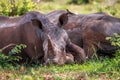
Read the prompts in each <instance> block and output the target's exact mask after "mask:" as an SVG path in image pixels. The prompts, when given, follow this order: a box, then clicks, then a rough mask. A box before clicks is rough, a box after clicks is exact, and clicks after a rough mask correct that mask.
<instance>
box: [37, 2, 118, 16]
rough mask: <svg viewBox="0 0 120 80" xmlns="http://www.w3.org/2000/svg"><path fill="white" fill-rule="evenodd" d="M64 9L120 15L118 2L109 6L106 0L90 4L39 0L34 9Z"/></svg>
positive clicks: (42, 10) (43, 10)
mask: <svg viewBox="0 0 120 80" xmlns="http://www.w3.org/2000/svg"><path fill="white" fill-rule="evenodd" d="M61 9H62V10H65V9H69V10H70V11H72V12H74V13H78V14H79V13H80V14H89V13H95V12H101V11H102V12H106V13H108V14H110V15H113V16H116V17H120V15H119V14H120V3H117V4H116V5H114V6H109V4H108V3H107V0H106V1H105V0H104V1H103V2H101V3H98V2H95V0H94V1H93V2H91V3H90V4H81V5H75V4H71V5H70V4H67V0H60V1H59V0H55V1H54V2H43V1H41V2H40V3H39V4H38V6H37V9H36V10H39V11H41V12H43V13H46V12H50V11H53V10H61Z"/></svg>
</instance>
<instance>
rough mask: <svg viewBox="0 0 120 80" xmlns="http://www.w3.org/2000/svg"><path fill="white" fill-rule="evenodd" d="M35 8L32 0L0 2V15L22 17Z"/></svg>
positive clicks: (6, 0)
mask: <svg viewBox="0 0 120 80" xmlns="http://www.w3.org/2000/svg"><path fill="white" fill-rule="evenodd" d="M35 7H36V4H35V3H33V2H32V0H1V1H0V14H1V15H5V16H16V15H23V14H24V13H26V12H28V11H30V10H32V9H33V8H35Z"/></svg>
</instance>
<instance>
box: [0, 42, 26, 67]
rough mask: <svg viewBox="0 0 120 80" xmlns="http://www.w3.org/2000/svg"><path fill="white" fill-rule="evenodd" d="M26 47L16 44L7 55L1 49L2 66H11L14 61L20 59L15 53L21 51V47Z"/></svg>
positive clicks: (0, 61)
mask: <svg viewBox="0 0 120 80" xmlns="http://www.w3.org/2000/svg"><path fill="white" fill-rule="evenodd" d="M24 48H26V45H24V44H20V45H16V46H15V47H14V48H13V49H12V50H11V51H10V52H9V53H8V55H5V54H4V53H3V52H2V50H0V65H1V66H2V67H6V66H8V67H9V66H12V64H17V63H16V61H19V60H20V59H22V58H21V57H19V56H17V54H19V53H21V51H22V49H24Z"/></svg>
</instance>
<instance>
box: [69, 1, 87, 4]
mask: <svg viewBox="0 0 120 80" xmlns="http://www.w3.org/2000/svg"><path fill="white" fill-rule="evenodd" d="M68 3H69V4H83V3H89V0H69V1H68Z"/></svg>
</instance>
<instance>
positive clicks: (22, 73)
mask: <svg viewBox="0 0 120 80" xmlns="http://www.w3.org/2000/svg"><path fill="white" fill-rule="evenodd" d="M0 77H1V78H3V79H7V80H15V79H19V80H44V79H45V78H51V79H53V80H80V79H86V80H98V79H99V80H104V79H106V80H108V79H109V80H117V79H120V58H119V59H118V58H113V59H109V58H106V59H102V60H91V61H87V62H86V63H85V64H82V65H80V64H71V65H64V66H53V65H51V66H49V67H46V66H42V65H32V66H17V67H12V66H11V67H9V68H4V69H3V68H2V67H1V68H0Z"/></svg>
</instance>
